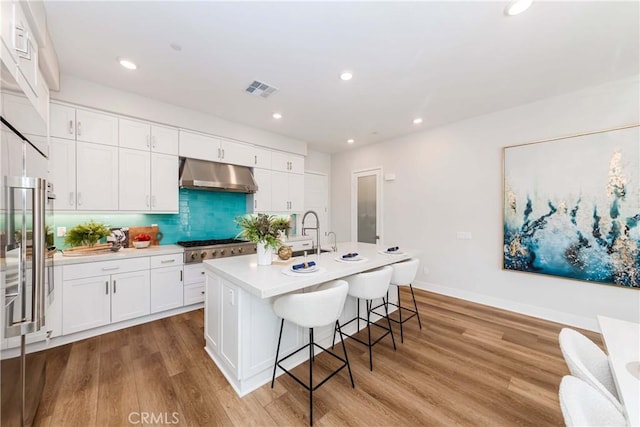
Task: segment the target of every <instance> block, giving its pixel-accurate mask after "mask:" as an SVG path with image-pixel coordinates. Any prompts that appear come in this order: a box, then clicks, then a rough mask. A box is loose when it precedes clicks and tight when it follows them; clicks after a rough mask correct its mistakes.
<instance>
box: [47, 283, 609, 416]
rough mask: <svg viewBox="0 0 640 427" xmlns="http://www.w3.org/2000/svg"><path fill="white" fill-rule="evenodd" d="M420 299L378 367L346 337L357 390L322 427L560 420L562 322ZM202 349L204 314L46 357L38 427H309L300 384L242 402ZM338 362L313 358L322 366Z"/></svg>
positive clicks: (343, 397)
mask: <svg viewBox="0 0 640 427" xmlns="http://www.w3.org/2000/svg"><path fill="white" fill-rule="evenodd" d="M407 297H409V298H410V295H409V294H408V293H403V301H404V300H405V298H407ZM416 297H417V298H418V304H419V305H418V307H419V310H420V312H421V317H422V323H423V328H422V330H420V329H418V325H417V322H416V321H415V319H414V320H412V321H410V322H408V323H406V324H405V340H404V344H400V339H399V331H398V334H396V337H397V342H398V349H397V351H395V352H394V351H393V349H392V346H391V342H390V340H389V339H388V338H385V339H384V340H382V341H381V342H380V343H379V344H378V345H376V346H375V347H374V371H373V372H370V371H369V366H368V365H369V364H368V352H367V351H366V347H364V346H361V345H360V344H358V343H355V342H354V341H352V340H347V350H348V353H349V359H350V361H351V366H352V370H353V376H354V380H355V383H356V388H355V389H352V388H351V387H350V383H349V379H348V375H347V372H346V371H342V372H341V373H340V374H339V375H337V376H335V377H334V378H332V379H331V380H329V381H328V382H327V383H326V384H325V385H323V386H322V387H321V388H320V389H318V390H317V392H316V393H315V394H314V396H315V398H314V425H316V426H352V425H353V426H355V425H362V426H419V425H420V426H440V425H442V426H445V425H446V426H450V425H465V426H471V425H484V426H503V425H504V426H512V425H531V426H544V425H562V415H561V413H560V408H559V404H558V398H557V390H558V385H559V384H560V379H561V378H562V376H563V375H566V374H568V370H567V368H566V366H565V364H564V362H563V360H562V356H561V354H560V350H559V348H558V339H557V337H558V333H559V331H560V329H561V328H562V325H560V324H556V323H552V322H547V321H543V320H539V319H534V318H530V317H526V316H522V315H518V314H514V313H510V312H507V311H502V310H498V309H494V308H490V307H487V306H482V305H478V304H473V303H469V302H465V301H462V300H458V299H454V298H449V297H445V296H441V295H437V294H433V293H429V292H424V291H419V290H416ZM407 301H408V300H407ZM395 326H396V325H394V327H395ZM374 329H377V328H374ZM396 331H397V329H396ZM582 332H584V331H582ZM584 333H585V334H586V335H587V336H588V337H589V338H591V339H593V340H594V341H595V342H596V343H598V344H599V345H601V340H600V336H599V335H598V334H595V333H590V332H584ZM361 334H362V332H361ZM203 346H204V340H203V311H202V310H198V311H194V312H191V313H186V314H183V315H179V316H175V317H171V318H167V319H162V320H158V321H155V322H153V323H148V324H145V325H140V326H137V327H133V328H129V329H126V330H122V331H117V332H113V333H110V334H105V335H102V336H99V337H94V338H91V339H87V340H84V341H80V342H76V343H73V344H69V345H66V346H63V347H59V348H55V349H51V350H48V372H47V382H46V386H45V391H44V396H43V398H42V402H41V404H40V408H39V410H38V414H37V416H36V421H35V425H36V426H83V427H84V426H107V425H111V426H120V425H131V424H130V422H129V421H130V420H131V421H133V422H134V423H138V422H139V420H140V418H139V416H138V415H137V414H134V415H133V417H132V418H131V419H130V420H129V418H128V417H129V414H130V413H141V412H147V413H153V414H155V416H156V417H157V416H159V415H158V414H160V416H162V414H165V415H164V419H163V422H166V423H167V424H170V423H171V422H173V421H175V420H176V419H177V421H179V425H184V426H199V425H232V426H289V425H298V426H304V425H308V418H307V416H308V394H307V392H306V391H304V390H303V389H302V388H301V387H300V386H299V385H298V384H297V383H295V382H294V381H293V380H292V379H290V378H288V377H287V376H286V375H283V376H280V377H279V378H278V379H277V380H276V386H275V388H274V389H273V390H272V389H271V388H270V387H269V385H265V386H263V387H261V388H260V389H258V390H257V391H255V392H253V393H251V394H249V395H247V396H245V397H244V398H242V399H240V398H238V397H237V395H236V394H235V392H234V391H233V389H232V388H231V387H230V386H229V385H228V383H227V382H226V380H225V379H224V377H223V376H222V374H221V373H220V372H219V371H218V370H217V368H216V367H215V365H214V364H213V362H212V361H211V360H210V359H209V357H208V356H207V355H206V354H205V352H204V350H203ZM337 349H338V347H336V351H338V350H337ZM333 363H334V362H333V360H331V358H330V357H328V356H327V355H326V354H322V355H319V356H317V357H316V369H319V370H327V371H328V369H329V368H331V367H332V366H333ZM306 370H307V369H306V364H305V365H302V367H298V368H297V369H296V373H298V374H299V375H301V376H304V372H306ZM314 376H315V377H316V378H320V374H318V375H317V376H316V374H315V372H314ZM174 412H175V413H177V414H176V417H175V418H174V414H173V413H174ZM157 420H158V419H157V418H156V421H157ZM161 423H162V422H161Z"/></svg>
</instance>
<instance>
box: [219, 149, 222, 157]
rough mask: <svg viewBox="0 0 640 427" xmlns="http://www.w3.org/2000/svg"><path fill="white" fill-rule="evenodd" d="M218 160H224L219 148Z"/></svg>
mask: <svg viewBox="0 0 640 427" xmlns="http://www.w3.org/2000/svg"><path fill="white" fill-rule="evenodd" d="M218 158H219V159H222V156H221V155H220V149H219V148H218Z"/></svg>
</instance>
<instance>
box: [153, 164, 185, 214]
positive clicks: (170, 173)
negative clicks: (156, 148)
mask: <svg viewBox="0 0 640 427" xmlns="http://www.w3.org/2000/svg"><path fill="white" fill-rule="evenodd" d="M178 165H179V162H178V157H177V156H173V155H171V154H162V153H151V210H152V211H155V212H178Z"/></svg>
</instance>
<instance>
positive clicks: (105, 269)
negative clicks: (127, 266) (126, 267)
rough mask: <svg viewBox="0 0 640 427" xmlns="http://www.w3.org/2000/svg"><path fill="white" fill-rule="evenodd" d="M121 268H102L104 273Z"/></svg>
mask: <svg viewBox="0 0 640 427" xmlns="http://www.w3.org/2000/svg"><path fill="white" fill-rule="evenodd" d="M119 268H120V267H118V266H116V267H102V271H113V270H118V269H119Z"/></svg>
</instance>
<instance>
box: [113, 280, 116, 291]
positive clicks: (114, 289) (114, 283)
mask: <svg viewBox="0 0 640 427" xmlns="http://www.w3.org/2000/svg"><path fill="white" fill-rule="evenodd" d="M113 293H114V294H115V293H116V281H115V280H114V281H113Z"/></svg>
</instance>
